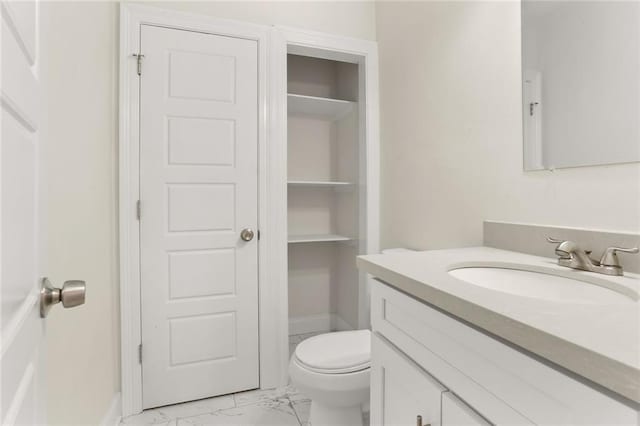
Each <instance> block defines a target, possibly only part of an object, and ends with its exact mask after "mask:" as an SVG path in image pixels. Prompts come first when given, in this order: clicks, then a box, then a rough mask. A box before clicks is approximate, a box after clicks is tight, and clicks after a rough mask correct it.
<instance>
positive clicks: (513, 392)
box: [371, 282, 638, 425]
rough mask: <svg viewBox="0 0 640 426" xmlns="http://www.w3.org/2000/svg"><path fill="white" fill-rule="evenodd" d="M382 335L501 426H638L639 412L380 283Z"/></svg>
mask: <svg viewBox="0 0 640 426" xmlns="http://www.w3.org/2000/svg"><path fill="white" fill-rule="evenodd" d="M371 297H372V299H371V321H372V327H373V329H374V331H376V332H378V333H380V334H381V335H383V336H384V337H386V338H387V339H388V340H389V341H390V342H392V343H393V344H394V345H395V346H397V347H398V348H399V349H400V350H401V351H402V352H404V353H406V354H407V356H408V357H409V358H411V359H413V360H414V361H416V363H418V364H419V365H420V366H422V367H423V368H424V369H426V370H427V371H429V372H430V373H431V374H433V375H434V376H435V377H437V379H438V380H439V381H441V382H442V383H443V384H444V385H445V386H446V387H447V388H449V389H451V390H452V391H453V392H455V393H456V394H457V395H458V396H460V398H462V399H464V400H465V401H466V402H468V403H469V404H470V405H471V406H472V407H473V408H474V409H476V410H477V411H478V412H479V413H480V414H481V415H482V416H483V417H484V418H486V419H489V420H490V421H491V422H493V423H496V424H526V423H529V424H530V423H534V424H541V425H544V424H547V425H558V424H572V425H580V424H591V425H594V424H601V425H614V424H615V425H637V421H638V412H637V410H636V409H634V408H631V407H630V406H627V405H625V404H622V403H621V402H619V401H617V400H615V399H613V398H610V397H608V396H607V395H605V394H603V393H600V392H598V391H597V390H595V389H594V388H592V387H590V386H587V385H585V384H584V383H581V382H579V381H578V380H576V379H574V378H572V377H570V376H568V375H566V374H563V373H561V372H560V371H558V370H556V369H554V368H552V367H551V366H550V365H546V364H543V363H541V362H540V361H537V360H536V359H534V358H532V357H531V356H529V355H527V354H526V353H523V352H521V351H518V350H516V349H514V348H513V347H511V346H508V345H506V344H504V343H502V342H500V341H498V340H496V339H495V338H493V337H491V336H489V335H487V334H485V333H482V332H480V331H478V330H476V329H475V328H472V327H470V326H468V325H466V324H464V323H462V322H460V321H458V320H456V319H454V318H452V317H451V316H449V315H445V314H444V313H442V312H440V311H438V310H436V309H434V308H432V307H431V306H429V305H428V304H425V303H423V302H420V301H418V300H416V299H413V298H412V297H410V296H407V295H406V294H404V293H401V292H400V291H398V290H395V289H394V288H392V287H390V286H388V285H386V284H383V283H381V282H375V283H374V285H373V286H372V289H371Z"/></svg>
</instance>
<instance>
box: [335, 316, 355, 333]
mask: <svg viewBox="0 0 640 426" xmlns="http://www.w3.org/2000/svg"><path fill="white" fill-rule="evenodd" d="M331 330H332V331H347V330H353V327H351V326H350V325H349V323H348V322H346V321H345V320H344V319H342V317H341V316H339V315H337V314H333V315H332V316H331Z"/></svg>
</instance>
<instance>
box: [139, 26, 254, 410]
mask: <svg viewBox="0 0 640 426" xmlns="http://www.w3.org/2000/svg"><path fill="white" fill-rule="evenodd" d="M140 45H141V53H142V54H144V55H145V56H144V61H143V64H142V75H141V79H140V83H141V85H140V87H141V89H140V90H141V92H140V109H141V111H140V198H141V220H140V233H141V235H140V239H141V241H140V247H141V253H140V259H141V260H140V261H141V286H142V294H141V296H142V307H141V308H142V354H143V355H142V360H143V361H142V383H143V406H144V408H149V407H155V406H161V405H166V404H173V403H177V402H181V401H188V400H194V399H199V398H206V397H211V396H214V395H220V394H226V393H231V392H237V391H241V390H246V389H253V388H256V387H258V386H259V383H258V244H257V238H253V239H252V240H251V241H244V240H242V239H241V237H240V234H241V231H242V229H244V228H251V229H252V230H254V232H257V231H256V227H257V221H258V219H257V214H258V204H257V200H258V192H257V191H258V188H257V183H258V182H257V180H258V163H257V155H258V151H257V148H258V146H257V144H258V133H257V132H258V127H257V126H258V86H257V84H258V83H257V81H258V62H257V55H258V51H257V42H255V41H251V40H245V39H239V38H233V37H225V36H217V35H211V34H204V33H196V32H190V31H182V30H175V29H168V28H161V27H154V26H148V25H143V26H142V29H141V41H140Z"/></svg>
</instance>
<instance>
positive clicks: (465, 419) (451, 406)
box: [441, 392, 491, 426]
mask: <svg viewBox="0 0 640 426" xmlns="http://www.w3.org/2000/svg"><path fill="white" fill-rule="evenodd" d="M441 410H442V417H441V419H442V426H461V425H465V426H489V425H490V424H491V423H489V422H487V421H486V420H485V419H483V418H482V417H481V416H480V415H479V414H478V413H476V412H475V411H474V410H473V409H472V408H471V407H469V406H468V405H467V404H465V403H464V401H462V400H461V399H460V398H458V397H457V396H455V395H454V394H452V393H451V392H444V393H443V394H442V405H441Z"/></svg>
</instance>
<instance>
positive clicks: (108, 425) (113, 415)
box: [100, 392, 122, 426]
mask: <svg viewBox="0 0 640 426" xmlns="http://www.w3.org/2000/svg"><path fill="white" fill-rule="evenodd" d="M121 400H122V397H121V395H120V392H117V393H116V394H115V395H113V398H112V399H111V404H109V408H108V409H107V412H106V413H105V414H104V416H103V417H102V421H101V422H100V424H101V425H102V426H118V425H119V424H120V420H122V410H121V408H120V407H121Z"/></svg>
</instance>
